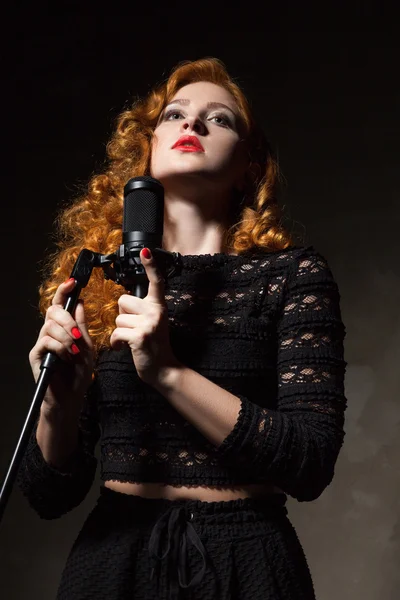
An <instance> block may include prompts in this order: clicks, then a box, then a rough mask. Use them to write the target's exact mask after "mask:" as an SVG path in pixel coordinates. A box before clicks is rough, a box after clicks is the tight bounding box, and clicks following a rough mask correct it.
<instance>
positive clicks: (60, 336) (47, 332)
mask: <svg viewBox="0 0 400 600" xmlns="http://www.w3.org/2000/svg"><path fill="white" fill-rule="evenodd" d="M44 337H51V338H53V339H55V340H56V341H57V342H60V344H63V346H65V347H70V346H72V344H73V343H74V342H75V340H74V338H73V336H72V335H71V334H70V333H69V332H68V331H67V330H66V329H64V327H63V326H62V325H60V324H59V323H57V322H56V321H52V320H51V319H49V320H48V321H46V323H45V324H44V325H43V327H42V329H41V330H40V333H39V337H38V340H41V339H42V338H44Z"/></svg>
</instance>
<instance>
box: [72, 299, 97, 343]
mask: <svg viewBox="0 0 400 600" xmlns="http://www.w3.org/2000/svg"><path fill="white" fill-rule="evenodd" d="M74 316H75V321H76V326H77V327H78V329H79V331H80V332H81V334H82V339H83V340H85V342H86V344H87V345H88V346H89V347H90V348H92V346H93V342H92V338H91V337H90V334H89V332H88V329H87V325H86V315H85V307H84V303H83V300H78V303H77V305H76V309H75V315H74Z"/></svg>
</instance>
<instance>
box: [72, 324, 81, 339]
mask: <svg viewBox="0 0 400 600" xmlns="http://www.w3.org/2000/svg"><path fill="white" fill-rule="evenodd" d="M71 333H72V335H73V337H74V338H75V339H76V340H79V338H80V337H82V334H81V332H80V331H79V329H78V328H77V327H73V328H72V329H71Z"/></svg>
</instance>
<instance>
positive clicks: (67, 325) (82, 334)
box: [39, 301, 92, 348]
mask: <svg viewBox="0 0 400 600" xmlns="http://www.w3.org/2000/svg"><path fill="white" fill-rule="evenodd" d="M79 304H81V302H80V301H78V305H77V310H78V316H79V319H80V323H78V322H77V321H76V319H74V318H73V317H72V315H71V314H70V313H69V312H68V311H66V310H65V309H64V308H61V306H59V305H54V304H52V305H51V306H49V308H48V309H47V311H46V319H45V324H46V323H47V322H48V321H53V322H56V323H58V325H60V326H61V327H63V328H64V330H65V332H66V333H67V334H68V336H70V337H71V338H72V339H73V340H74V341H76V342H77V341H81V340H82V339H83V340H84V341H85V343H86V344H87V345H88V346H89V348H92V341H91V338H90V336H89V333H88V332H87V329H86V326H85V323H84V313H83V315H82V311H83V308H82V307H79V308H78V306H79ZM75 313H76V311H75ZM46 332H47V329H46V328H44V329H43V330H42V332H41V334H39V337H42V336H43V335H46Z"/></svg>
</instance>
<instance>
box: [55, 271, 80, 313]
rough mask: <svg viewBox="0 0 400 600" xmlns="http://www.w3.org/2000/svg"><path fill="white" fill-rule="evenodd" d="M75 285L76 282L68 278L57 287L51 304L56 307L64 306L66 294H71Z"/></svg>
mask: <svg viewBox="0 0 400 600" xmlns="http://www.w3.org/2000/svg"><path fill="white" fill-rule="evenodd" d="M75 285H76V281H75V279H74V278H73V277H70V278H69V279H67V280H66V281H64V283H61V285H59V286H58V288H57V291H56V293H55V294H54V298H53V300H52V301H51V303H52V304H56V305H58V306H65V303H66V301H67V297H68V294H69V293H70V292H72V290H73V289H74V287H75Z"/></svg>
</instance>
